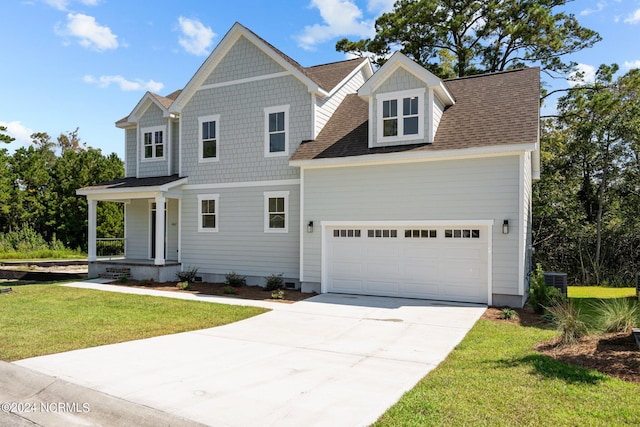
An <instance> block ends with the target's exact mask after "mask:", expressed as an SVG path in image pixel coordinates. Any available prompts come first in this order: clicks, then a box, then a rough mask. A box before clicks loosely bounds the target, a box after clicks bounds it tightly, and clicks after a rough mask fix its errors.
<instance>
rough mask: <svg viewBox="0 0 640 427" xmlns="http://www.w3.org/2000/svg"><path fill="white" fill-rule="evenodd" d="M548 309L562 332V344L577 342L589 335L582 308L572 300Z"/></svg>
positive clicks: (557, 328)
mask: <svg viewBox="0 0 640 427" xmlns="http://www.w3.org/2000/svg"><path fill="white" fill-rule="evenodd" d="M547 310H548V311H549V312H550V313H551V314H552V315H553V318H554V323H555V325H556V330H557V331H558V332H560V344H561V345H570V344H575V343H577V342H578V341H579V340H580V338H582V337H583V336H585V335H587V332H588V331H587V324H586V323H585V322H583V321H582V319H581V318H580V310H579V309H578V308H576V307H575V306H574V305H573V304H572V303H571V302H564V303H562V304H557V305H554V306H553V307H548V308H547Z"/></svg>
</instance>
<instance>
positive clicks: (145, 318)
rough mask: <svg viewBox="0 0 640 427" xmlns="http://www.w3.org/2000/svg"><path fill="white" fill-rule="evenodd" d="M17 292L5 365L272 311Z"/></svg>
mask: <svg viewBox="0 0 640 427" xmlns="http://www.w3.org/2000/svg"><path fill="white" fill-rule="evenodd" d="M5 287H6V286H5ZM12 288H13V290H14V292H12V293H3V294H0V360H5V361H13V360H18V359H24V358H27V357H33V356H41V355H45V354H52V353H59V352H62V351H68V350H75V349H79V348H86V347H93V346H98V345H103V344H112V343H117V342H123V341H129V340H134V339H140V338H148V337H153V336H158V335H166V334H173V333H177V332H184V331H189V330H196V329H202V328H208V327H213V326H220V325H224V324H227V323H232V322H236V321H238V320H242V319H245V318H247V317H251V316H255V315H257V314H261V313H264V312H265V311H268V310H265V309H262V308H255V307H240V306H232V305H222V304H213V303H207V302H198V301H184V300H178V299H172V298H159V297H152V296H146V295H128V294H120V293H115V292H113V293H112V292H101V291H93V290H87V289H76V288H67V287H63V286H58V285H56V284H51V285H24V286H12Z"/></svg>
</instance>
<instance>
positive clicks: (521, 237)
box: [518, 153, 527, 295]
mask: <svg viewBox="0 0 640 427" xmlns="http://www.w3.org/2000/svg"><path fill="white" fill-rule="evenodd" d="M526 160H527V158H526V156H525V153H522V154H520V162H519V163H520V164H519V173H518V177H519V179H518V294H519V295H524V274H525V273H524V259H525V251H526V250H527V248H526V245H527V243H526V241H527V239H526V234H527V230H526V228H527V227H525V226H524V225H525V219H524V211H525V207H524V173H525V167H526V166H525V164H524V163H525V161H526Z"/></svg>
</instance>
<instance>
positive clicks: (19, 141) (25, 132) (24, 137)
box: [0, 121, 35, 150]
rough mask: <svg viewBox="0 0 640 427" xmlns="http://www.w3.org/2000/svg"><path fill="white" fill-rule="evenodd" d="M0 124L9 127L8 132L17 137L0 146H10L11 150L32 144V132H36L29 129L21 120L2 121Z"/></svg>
mask: <svg viewBox="0 0 640 427" xmlns="http://www.w3.org/2000/svg"><path fill="white" fill-rule="evenodd" d="M0 126H5V127H6V128H7V132H6V133H7V134H8V135H9V136H11V137H13V138H15V139H16V140H15V141H13V142H11V143H10V144H2V145H0V148H9V149H10V150H11V149H13V150H15V149H17V148H20V147H28V146H29V145H31V134H32V133H35V131H34V130H33V129H29V128H28V127H26V126H25V125H23V124H22V123H20V122H19V121H13V122H3V121H0Z"/></svg>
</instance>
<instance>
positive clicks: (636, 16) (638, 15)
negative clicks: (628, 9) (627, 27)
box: [624, 9, 640, 24]
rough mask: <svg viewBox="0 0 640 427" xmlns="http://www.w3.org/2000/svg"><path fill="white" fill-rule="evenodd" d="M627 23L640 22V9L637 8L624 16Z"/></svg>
mask: <svg viewBox="0 0 640 427" xmlns="http://www.w3.org/2000/svg"><path fill="white" fill-rule="evenodd" d="M624 23H625V24H638V23H640V9H636V10H635V12H633V13H632V14H630V15H629V16H627V17H626V18H624Z"/></svg>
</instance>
